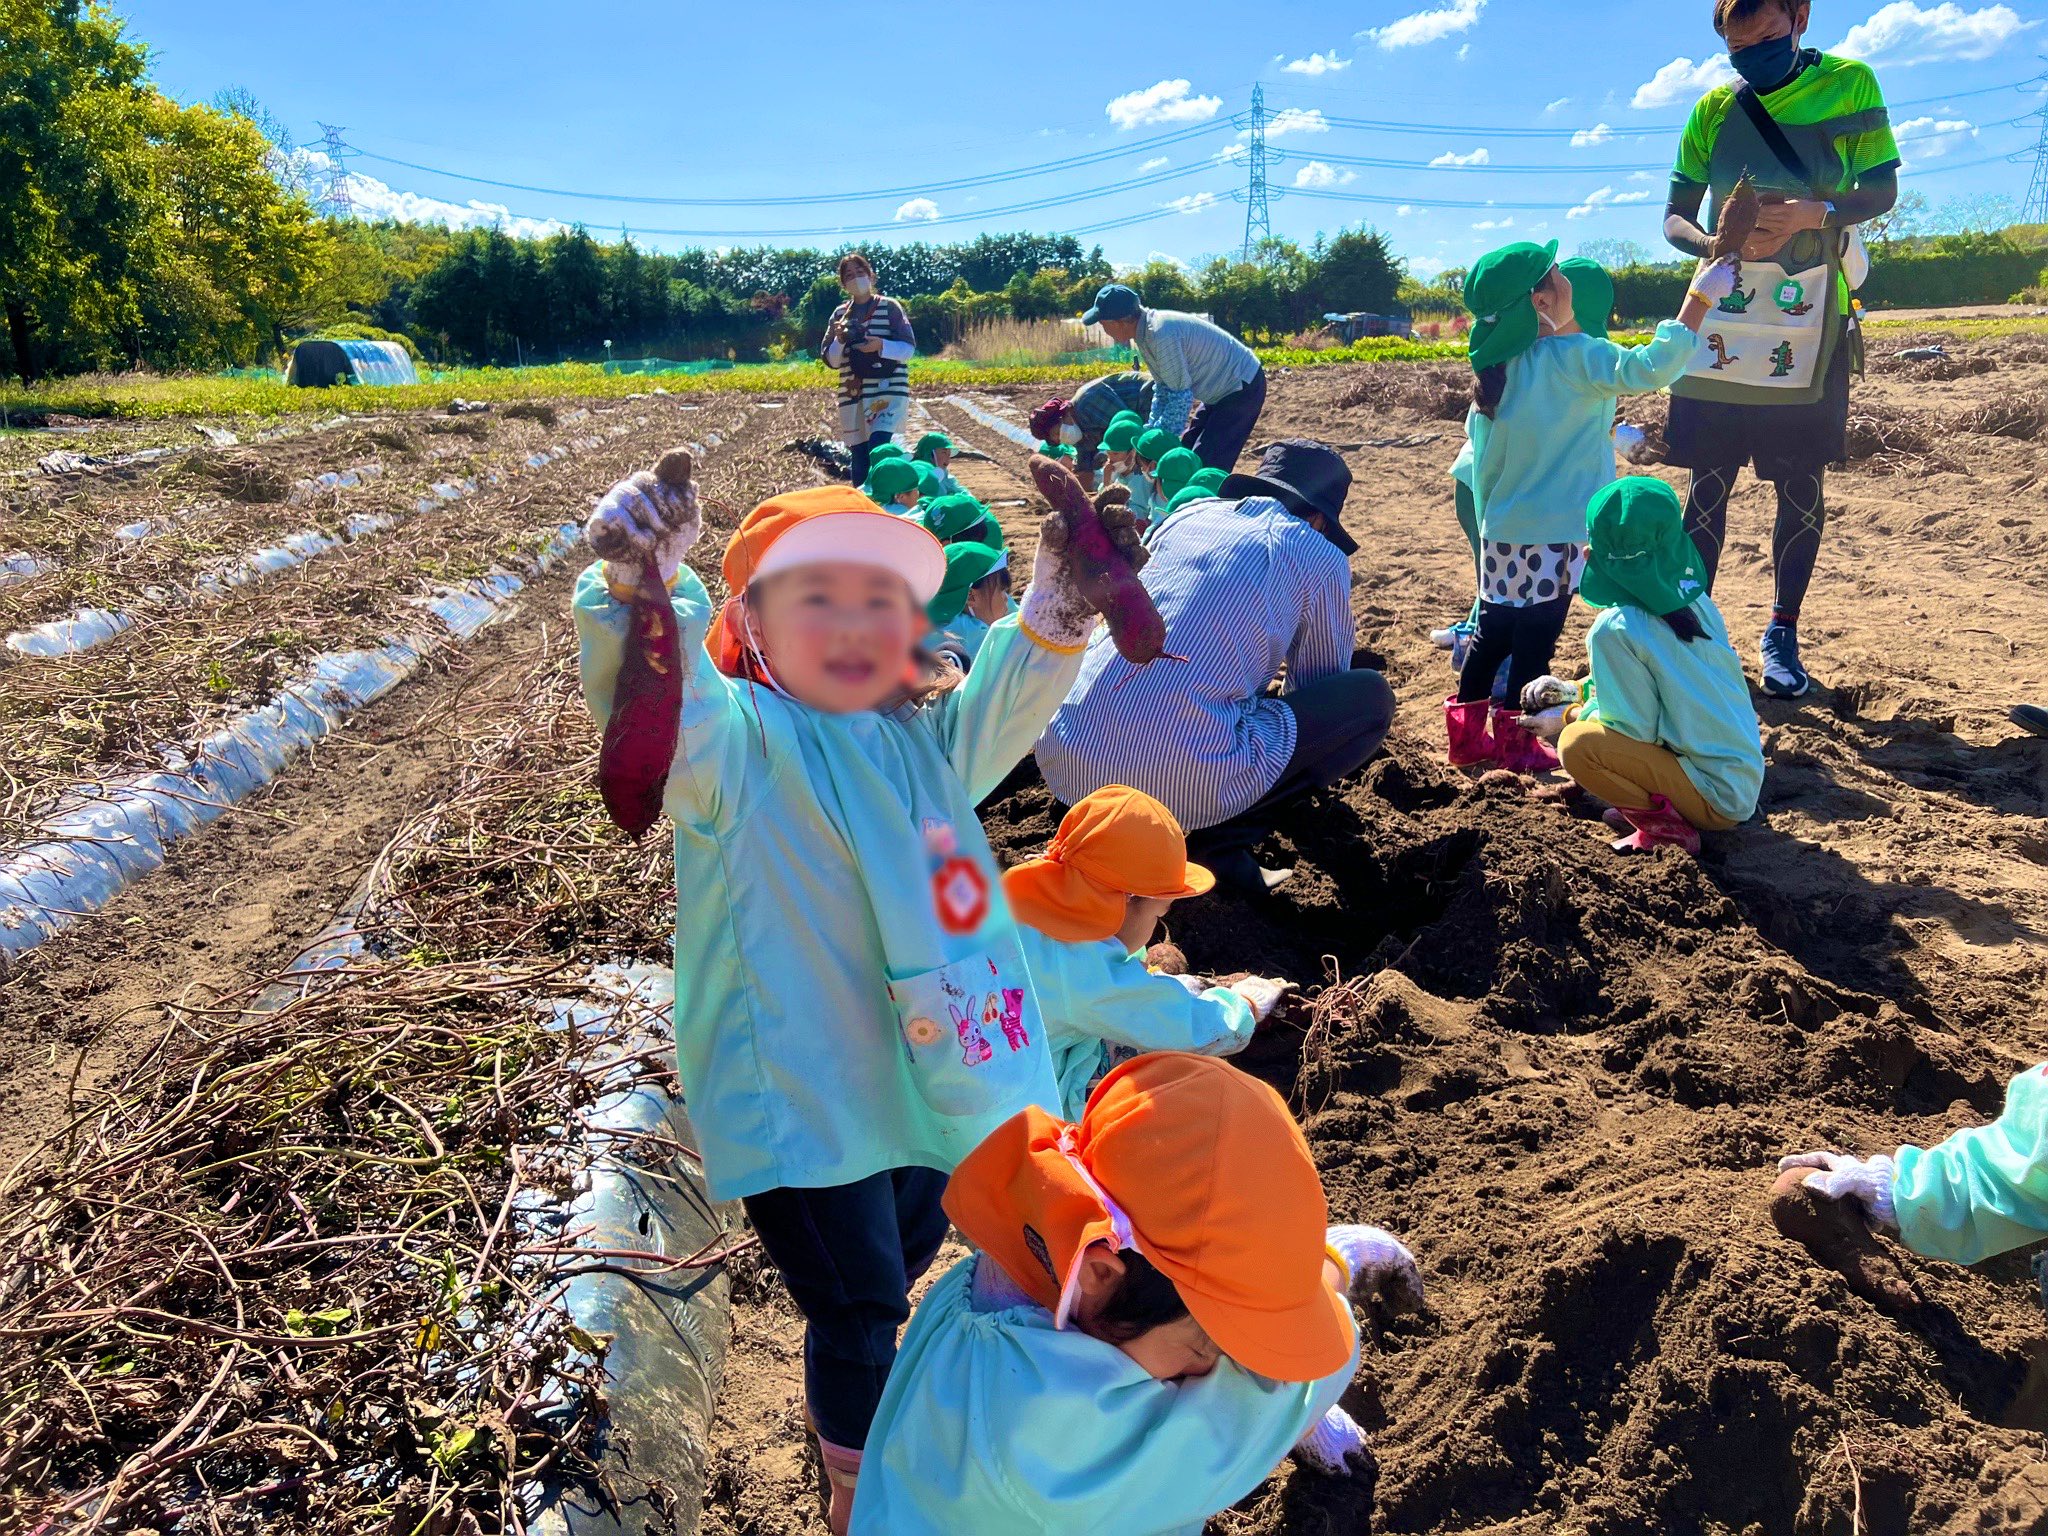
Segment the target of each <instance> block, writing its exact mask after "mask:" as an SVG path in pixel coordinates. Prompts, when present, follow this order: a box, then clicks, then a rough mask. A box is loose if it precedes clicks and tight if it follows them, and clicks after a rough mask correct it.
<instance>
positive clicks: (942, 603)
mask: <svg viewBox="0 0 2048 1536" xmlns="http://www.w3.org/2000/svg"><path fill="white" fill-rule="evenodd" d="M1009 558H1010V553H1009V551H1008V550H1006V549H1004V548H1002V547H1001V546H1000V545H995V544H948V545H947V546H946V579H945V581H944V582H943V583H942V584H941V585H940V587H939V595H938V596H937V597H935V598H933V599H932V600H931V601H930V602H929V603H927V604H926V605H925V610H924V613H925V617H926V618H928V619H930V620H931V621H932V622H933V623H934V624H937V625H941V626H943V625H947V624H950V623H952V622H953V621H954V620H955V619H957V618H959V617H960V615H961V613H962V611H963V610H965V608H966V607H967V594H968V593H969V592H970V591H971V590H972V589H973V587H974V584H975V583H976V582H977V581H979V580H981V578H982V577H984V576H986V575H988V574H989V573H990V572H991V571H996V570H1000V569H1001V568H1002V567H1003V565H1004V563H1005V562H1006V561H1008V560H1009Z"/></svg>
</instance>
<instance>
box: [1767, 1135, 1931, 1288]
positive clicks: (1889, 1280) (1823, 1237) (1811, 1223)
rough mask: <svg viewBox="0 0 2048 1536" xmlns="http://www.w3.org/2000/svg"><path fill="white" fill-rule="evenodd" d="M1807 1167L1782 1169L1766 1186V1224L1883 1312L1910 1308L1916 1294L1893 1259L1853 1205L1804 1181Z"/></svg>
mask: <svg viewBox="0 0 2048 1536" xmlns="http://www.w3.org/2000/svg"><path fill="white" fill-rule="evenodd" d="M1812 1171H1813V1170H1812V1169H1810V1168H1788V1169H1786V1170H1785V1171H1784V1172H1783V1173H1781V1174H1779V1175H1778V1179H1777V1182H1776V1183H1774V1184H1773V1185H1772V1186H1771V1224H1772V1225H1773V1226H1775V1227H1776V1228H1777V1229H1778V1231H1779V1232H1781V1233H1782V1234H1784V1235H1785V1236H1786V1237H1789V1238H1791V1239H1792V1241H1794V1242H1795V1243H1798V1244H1800V1245H1801V1246H1802V1247H1804V1248H1805V1249H1806V1251H1807V1252H1808V1253H1810V1254H1812V1255H1813V1256H1814V1257H1815V1258H1816V1259H1818V1260H1820V1262H1821V1263H1823V1264H1825V1265H1827V1267H1828V1268H1829V1269H1832V1270H1834V1271H1836V1272H1837V1273H1839V1274H1840V1275H1841V1277H1842V1278H1843V1279H1844V1280H1847V1281H1848V1282H1849V1289H1850V1290H1852V1291H1854V1292H1855V1293H1856V1294H1857V1295H1859V1296H1861V1297H1862V1298H1863V1299H1864V1300H1865V1301H1868V1302H1869V1303H1871V1305H1873V1306H1875V1307H1876V1308H1878V1309H1879V1310H1880V1311H1883V1312H1891V1313H1900V1312H1911V1311H1912V1310H1914V1309H1915V1308H1916V1307H1918V1306H1919V1305H1920V1293H1919V1292H1918V1291H1916V1290H1915V1289H1914V1288H1913V1283H1912V1281H1911V1280H1909V1279H1908V1278H1907V1277H1906V1272H1905V1270H1904V1269H1903V1268H1901V1267H1900V1264H1899V1261H1898V1258H1897V1256H1896V1255H1894V1254H1893V1253H1892V1252H1891V1251H1890V1249H1888V1248H1887V1247H1886V1246H1885V1245H1884V1244H1883V1243H1881V1242H1879V1241H1878V1239H1877V1236H1876V1234H1874V1233H1873V1232H1872V1231H1871V1230H1870V1228H1869V1227H1867V1226H1865V1225H1864V1222H1863V1217H1862V1216H1861V1215H1860V1214H1859V1213H1858V1211H1857V1208H1856V1204H1855V1202H1854V1201H1850V1200H1830V1199H1829V1198H1828V1197H1827V1196H1826V1195H1823V1194H1821V1193H1820V1192H1819V1191H1818V1190H1814V1189H1809V1188H1807V1186H1806V1178H1807V1175H1808V1174H1810V1173H1811V1172H1812Z"/></svg>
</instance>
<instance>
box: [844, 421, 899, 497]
mask: <svg viewBox="0 0 2048 1536" xmlns="http://www.w3.org/2000/svg"><path fill="white" fill-rule="evenodd" d="M888 441H889V434H888V433H887V432H877V433H876V434H875V435H874V436H873V437H871V438H869V439H868V440H867V441H866V442H864V443H855V444H854V445H853V447H852V449H851V450H849V451H850V452H851V453H852V454H853V464H852V467H851V468H850V469H848V471H847V478H848V479H849V480H851V481H852V482H853V483H854V484H855V485H866V484H867V482H868V455H869V454H871V453H873V452H874V451H875V450H876V449H877V448H879V447H881V446H882V444H884V443H886V442H888Z"/></svg>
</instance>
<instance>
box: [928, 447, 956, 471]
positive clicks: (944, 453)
mask: <svg viewBox="0 0 2048 1536" xmlns="http://www.w3.org/2000/svg"><path fill="white" fill-rule="evenodd" d="M952 462H953V450H952V449H950V448H934V449H933V450H932V467H933V468H934V469H944V468H945V467H946V466H947V465H948V464H951V463H952Z"/></svg>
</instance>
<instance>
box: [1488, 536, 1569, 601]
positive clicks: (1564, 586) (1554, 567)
mask: <svg viewBox="0 0 2048 1536" xmlns="http://www.w3.org/2000/svg"><path fill="white" fill-rule="evenodd" d="M1585 569H1586V546H1585V545H1583V544H1503V543H1500V542H1499V541H1497V540H1488V541H1487V542H1486V543H1485V544H1484V545H1482V546H1481V553H1480V572H1479V595H1480V596H1481V597H1483V598H1484V599H1485V600H1486V601H1487V602H1489V603H1500V604H1502V605H1503V606H1505V607H1509V608H1530V607H1534V606H1535V605H1536V604H1538V603H1548V602H1553V601H1555V600H1556V599H1557V598H1560V597H1569V596H1571V594H1572V593H1574V592H1576V591H1577V590H1578V589H1579V577H1580V575H1581V574H1582V573H1583V572H1584V571H1585Z"/></svg>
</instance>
